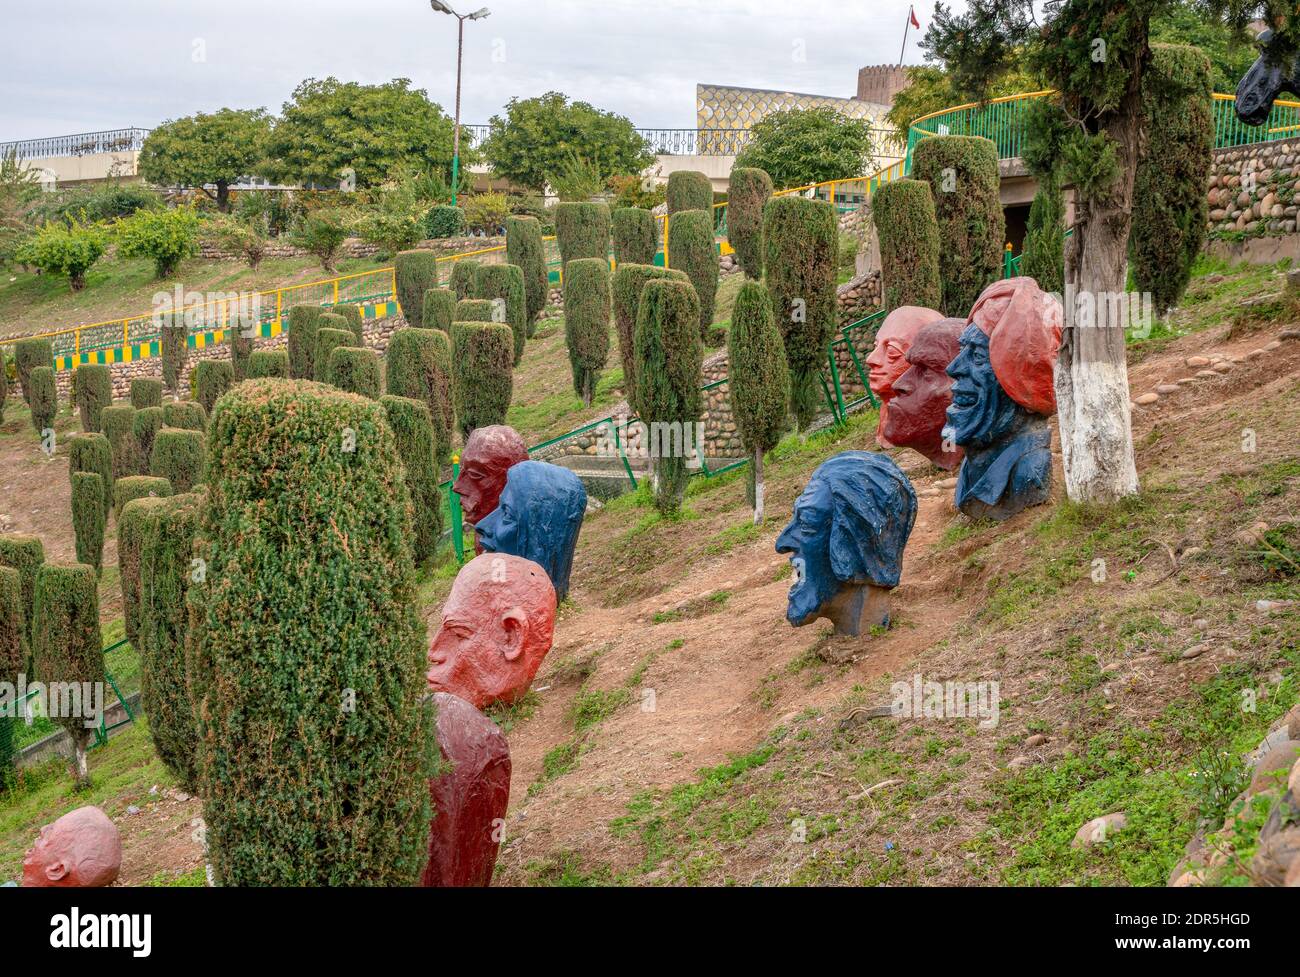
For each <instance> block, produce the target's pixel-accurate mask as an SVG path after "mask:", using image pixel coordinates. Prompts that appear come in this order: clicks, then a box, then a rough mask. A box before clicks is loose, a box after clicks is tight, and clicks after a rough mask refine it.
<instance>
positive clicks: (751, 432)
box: [727, 282, 790, 525]
mask: <svg viewBox="0 0 1300 977" xmlns="http://www.w3.org/2000/svg"><path fill="white" fill-rule="evenodd" d="M789 383H790V373H789V367H787V366H786V362H785V344H784V342H783V340H782V339H781V330H780V329H778V328H777V326H776V316H775V315H773V314H772V297H771V296H770V295H769V294H768V292H767V289H766V288H764V287H763V286H762V285H761V284H759V283H758V282H746V283H745V284H744V285H742V286H741V289H740V292H739V294H738V295H737V296H736V307H735V309H734V310H733V311H732V313H731V329H730V331H729V332H728V334H727V392H728V394H729V395H730V399H731V412H732V414H733V416H734V417H735V420H736V430H737V432H738V433H739V434H740V440H741V443H742V444H743V445H744V446H745V450H746V451H747V452H749V454H750V455H751V456H752V458H753V464H752V465H751V466H750V479H749V486H750V502H751V503H752V504H753V506H754V523H755V525H758V524H761V523H762V521H763V455H764V454H765V453H766V452H768V451H771V450H772V449H773V448H775V447H776V446H777V444H778V443H779V442H780V440H781V436H782V435H783V434H784V433H785V429H786V422H787V419H788V417H789V412H788V410H787V404H788V402H789Z"/></svg>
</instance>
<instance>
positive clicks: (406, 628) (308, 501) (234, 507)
mask: <svg viewBox="0 0 1300 977" xmlns="http://www.w3.org/2000/svg"><path fill="white" fill-rule="evenodd" d="M485 328H498V329H504V327H485ZM338 353H339V351H338V350H336V351H335V353H334V355H336V356H337V355H338ZM345 431H351V432H352V433H353V435H354V437H353V438H351V439H350V440H349V439H347V438H345V437H344V436H343V432H345ZM212 444H213V451H212V457H213V471H212V474H211V478H210V480H209V497H208V501H207V504H206V505H204V506H203V511H202V515H201V520H200V526H199V537H200V538H201V540H202V543H201V544H200V546H199V549H198V551H197V552H198V556H199V557H200V558H201V559H203V560H204V561H205V564H206V568H207V570H206V574H205V575H204V578H203V581H202V582H200V583H194V582H191V584H190V589H189V592H188V594H187V595H186V602H187V605H188V607H189V611H190V633H189V638H188V641H187V651H186V665H187V672H188V678H189V683H190V692H191V696H192V698H193V701H194V713H195V716H196V719H197V721H198V741H197V742H198V750H197V767H198V781H199V790H198V793H199V794H200V796H202V797H203V798H204V801H205V803H204V812H203V813H204V820H205V822H206V824H207V829H208V840H209V843H210V850H211V857H212V865H213V870H214V872H215V874H216V878H217V881H218V882H219V883H220V884H222V885H229V886H251V885H289V886H354V885H376V886H409V885H414V884H415V883H416V881H417V880H418V878H419V875H420V872H421V870H422V869H423V867H424V865H425V862H426V861H427V859H428V836H429V816H430V813H429V789H428V780H427V778H428V776H429V775H430V772H431V770H432V768H433V767H434V764H435V762H436V756H437V753H436V750H437V747H436V745H435V744H434V742H433V737H432V726H431V724H430V719H431V717H430V716H429V714H428V711H427V710H426V709H425V708H424V706H423V700H424V698H425V694H426V693H425V679H424V672H425V669H426V667H427V663H426V661H425V654H426V649H425V645H424V641H425V639H424V629H423V627H422V626H421V622H420V619H419V616H418V613H417V606H416V591H415V580H414V567H413V564H412V559H411V550H410V542H409V541H410V539H411V537H412V522H411V500H410V495H409V493H408V491H407V489H406V483H405V478H404V473H403V471H402V462H401V459H400V458H399V457H398V451H397V445H396V439H395V438H394V436H393V433H392V431H391V429H390V428H389V426H388V423H387V419H386V416H385V413H384V410H383V408H382V407H381V406H380V405H379V404H378V403H371V402H369V401H366V400H365V399H363V398H359V397H354V396H349V395H347V394H344V393H341V392H339V391H335V390H331V389H330V388H328V387H324V386H321V385H319V384H311V383H294V382H289V381H279V380H258V381H254V382H252V383H246V384H242V385H241V386H240V387H239V388H238V389H236V390H235V391H233V392H232V393H231V395H230V396H228V397H225V398H223V399H222V401H221V403H220V405H219V407H218V409H217V412H216V414H215V415H214V416H213V418H212ZM270 743H274V744H275V745H276V748H275V749H274V750H271V749H268V748H267V744H270ZM273 811H281V812H299V813H297V814H293V815H287V816H285V817H270V816H268V812H273Z"/></svg>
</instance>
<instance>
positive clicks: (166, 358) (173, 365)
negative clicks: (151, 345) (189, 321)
mask: <svg viewBox="0 0 1300 977" xmlns="http://www.w3.org/2000/svg"><path fill="white" fill-rule="evenodd" d="M159 337H160V338H159V345H160V346H161V347H162V372H163V383H164V384H165V385H166V386H167V389H168V390H171V391H172V392H174V393H175V392H179V391H180V389H181V376H182V374H184V373H185V364H186V363H188V362H189V359H190V347H189V338H188V334H187V332H186V329H185V322H184V320H183V319H182V321H180V322H177V321H176V320H175V319H174V318H170V317H169V318H168V319H167V320H166V321H164V322H163V324H162V329H161V331H160V333H159Z"/></svg>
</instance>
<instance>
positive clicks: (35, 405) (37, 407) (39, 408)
mask: <svg viewBox="0 0 1300 977" xmlns="http://www.w3.org/2000/svg"><path fill="white" fill-rule="evenodd" d="M27 386H28V390H29V391H30V393H31V399H30V404H31V408H32V427H33V428H35V429H36V433H37V434H38V435H41V436H42V437H44V435H45V432H46V431H52V430H53V429H54V418H55V416H56V415H57V414H58V413H59V389H58V386H57V385H56V384H55V382H54V370H53V369H52V368H50V367H48V366H38V367H36V368H34V369H33V370H32V371H31V373H30V374H29V375H28V377H27Z"/></svg>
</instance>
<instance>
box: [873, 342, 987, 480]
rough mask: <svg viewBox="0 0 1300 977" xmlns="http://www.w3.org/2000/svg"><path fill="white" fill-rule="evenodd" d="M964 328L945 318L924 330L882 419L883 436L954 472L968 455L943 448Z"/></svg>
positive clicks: (952, 448)
mask: <svg viewBox="0 0 1300 977" xmlns="http://www.w3.org/2000/svg"><path fill="white" fill-rule="evenodd" d="M965 328H966V320H965V319H940V320H939V321H938V322H932V323H930V324H929V325H928V326H923V327H922V328H921V330H920V331H919V332H918V333H917V334H916V338H915V339H914V340H913V341H912V348H911V349H909V350H908V351H907V364H908V368H907V370H906V371H905V372H904V373H903V375H902V376H900V377H899V378H898V379H897V380H895V381H894V399H893V400H891V401H890V403H889V411H888V413H884V412H882V413H881V417H880V437H881V438H883V439H885V440H887V441H888V442H889V443H890V444H894V445H898V446H899V447H902V448H912V449H913V450H915V451H917V452H919V453H921V454H923V455H925V456H926V457H927V458H929V459H930V460H931V461H932V462H934V463H935V464H936V465H938V466H939V467H940V468H946V469H947V470H949V471H952V470H953V469H954V468H956V467H957V466H958V465H960V464H961V459H962V453H963V452H962V449H961V448H959V447H957V445H955V444H953V443H952V442H951V441H950V442H948V443H947V445H945V444H944V438H943V427H944V425H945V424H946V423H948V405H949V404H951V403H952V377H950V376H948V372H947V371H948V364H949V363H951V362H952V361H953V360H954V359H956V358H957V353H958V352H959V350H960V348H961V344H960V342H959V339H960V337H961V332H962V330H963V329H965Z"/></svg>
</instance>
